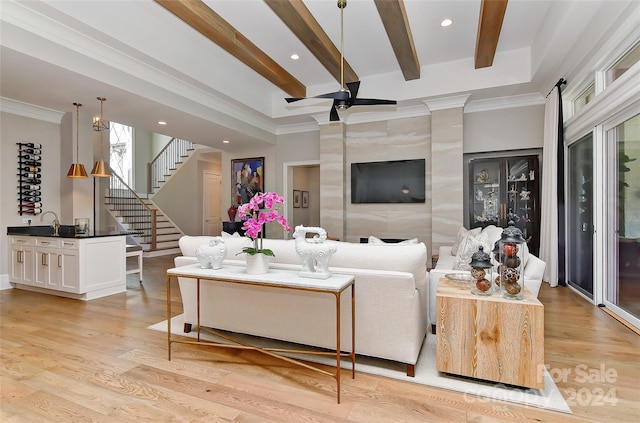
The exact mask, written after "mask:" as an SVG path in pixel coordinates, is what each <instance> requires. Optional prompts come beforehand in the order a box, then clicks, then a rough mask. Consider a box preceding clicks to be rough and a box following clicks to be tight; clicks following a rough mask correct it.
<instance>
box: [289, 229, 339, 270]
mask: <svg viewBox="0 0 640 423" xmlns="http://www.w3.org/2000/svg"><path fill="white" fill-rule="evenodd" d="M307 233H315V234H316V235H314V236H313V238H307ZM293 238H294V239H295V240H296V244H295V245H296V252H297V253H298V255H299V256H300V257H302V269H301V270H300V277H303V278H315V279H328V278H330V277H331V272H329V259H330V258H331V255H332V254H333V253H335V252H336V250H337V248H336V246H335V245H334V244H325V243H324V242H325V241H326V240H327V231H326V230H324V229H322V228H317V227H305V226H302V225H300V226H296V230H295V231H294V232H293Z"/></svg>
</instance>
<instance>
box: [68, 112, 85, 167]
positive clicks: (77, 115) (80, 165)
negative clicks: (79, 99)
mask: <svg viewBox="0 0 640 423" xmlns="http://www.w3.org/2000/svg"><path fill="white" fill-rule="evenodd" d="M73 105H74V106H76V160H77V161H76V162H75V163H72V164H71V167H70V168H69V172H67V178H87V177H88V176H87V171H86V170H85V169H84V165H83V164H82V163H78V161H79V160H80V156H79V154H78V144H79V143H80V141H79V140H80V135H79V134H80V129H79V126H78V125H79V122H80V118H79V116H80V106H82V104H80V103H73Z"/></svg>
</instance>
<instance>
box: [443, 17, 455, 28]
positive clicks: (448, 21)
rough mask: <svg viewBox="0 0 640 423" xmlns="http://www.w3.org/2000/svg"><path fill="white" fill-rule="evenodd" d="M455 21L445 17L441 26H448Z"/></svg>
mask: <svg viewBox="0 0 640 423" xmlns="http://www.w3.org/2000/svg"><path fill="white" fill-rule="evenodd" d="M452 23H453V21H452V20H451V19H449V18H447V19H443V20H442V22H440V26H444V27H447V26H449V25H451V24H452Z"/></svg>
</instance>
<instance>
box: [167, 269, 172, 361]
mask: <svg viewBox="0 0 640 423" xmlns="http://www.w3.org/2000/svg"><path fill="white" fill-rule="evenodd" d="M167 352H168V355H169V361H171V276H169V275H167Z"/></svg>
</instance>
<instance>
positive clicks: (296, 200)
mask: <svg viewBox="0 0 640 423" xmlns="http://www.w3.org/2000/svg"><path fill="white" fill-rule="evenodd" d="M300 197H301V195H300V191H298V190H297V189H294V190H293V207H294V208H296V209H297V208H300Z"/></svg>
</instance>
